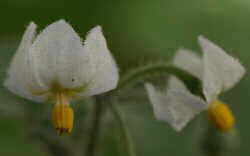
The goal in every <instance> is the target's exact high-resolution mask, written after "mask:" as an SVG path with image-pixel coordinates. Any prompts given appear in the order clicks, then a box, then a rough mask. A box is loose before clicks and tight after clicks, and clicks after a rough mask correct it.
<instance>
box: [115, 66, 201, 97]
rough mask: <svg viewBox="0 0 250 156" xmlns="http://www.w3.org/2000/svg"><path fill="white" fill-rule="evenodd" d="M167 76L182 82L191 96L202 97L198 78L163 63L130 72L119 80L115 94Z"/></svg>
mask: <svg viewBox="0 0 250 156" xmlns="http://www.w3.org/2000/svg"><path fill="white" fill-rule="evenodd" d="M168 74H171V75H174V76H176V77H177V78H179V79H180V80H182V81H183V82H184V83H185V85H186V87H187V88H188V89H189V90H190V91H191V92H192V93H193V94H196V95H199V96H201V97H203V94H202V90H201V82H200V80H199V79H198V78H196V77H194V76H193V75H191V74H189V73H188V72H186V71H184V70H182V69H180V68H178V67H176V66H174V65H172V64H164V63H158V64H152V65H146V66H143V67H138V68H137V69H135V70H132V71H130V72H129V73H127V74H126V75H125V76H124V77H122V78H121V80H120V82H119V84H118V86H117V89H116V90H115V92H118V93H119V92H120V91H121V90H123V89H126V88H127V87H129V86H130V87H131V86H133V85H135V84H136V83H138V82H141V81H142V82H143V81H147V80H149V79H152V78H155V77H159V76H162V75H168Z"/></svg>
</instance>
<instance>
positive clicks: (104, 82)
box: [84, 26, 119, 96]
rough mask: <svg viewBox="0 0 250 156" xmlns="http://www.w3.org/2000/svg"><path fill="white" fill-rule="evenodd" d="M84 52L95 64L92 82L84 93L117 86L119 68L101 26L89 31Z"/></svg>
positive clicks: (88, 93)
mask: <svg viewBox="0 0 250 156" xmlns="http://www.w3.org/2000/svg"><path fill="white" fill-rule="evenodd" d="M84 52H85V53H87V54H88V55H89V56H90V59H91V64H92V65H93V66H92V68H91V70H92V71H91V73H93V75H92V77H91V82H90V83H89V86H88V90H87V91H86V93H84V94H86V95H89V96H90V95H95V94H100V93H103V92H107V91H109V90H112V89H114V88H116V86H117V82H118V79H119V74H118V68H117V65H116V63H115V60H114V59H113V57H112V55H111V53H110V51H109V49H108V47H107V43H106V40H105V38H104V36H103V33H102V30H101V27H100V26H97V27H95V28H93V29H92V30H91V31H90V32H89V33H88V35H87V37H86V40H85V42H84ZM85 74H88V73H85Z"/></svg>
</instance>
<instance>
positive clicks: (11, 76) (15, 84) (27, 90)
mask: <svg viewBox="0 0 250 156" xmlns="http://www.w3.org/2000/svg"><path fill="white" fill-rule="evenodd" d="M35 33H36V25H35V24H34V23H30V25H29V26H28V27H27V29H26V31H25V33H24V35H23V38H22V41H21V43H20V45H19V47H18V50H17V52H16V54H15V55H14V57H13V59H12V61H11V64H10V68H9V70H8V77H7V79H6V80H5V82H4V85H5V87H7V88H8V89H9V90H10V91H12V92H13V93H15V94H17V95H19V96H22V97H24V98H28V99H31V100H34V101H38V102H40V101H42V100H44V97H41V96H40V97H38V96H34V95H32V94H31V90H36V91H37V90H41V87H40V86H39V85H38V84H37V83H36V82H35V81H34V79H33V75H32V72H31V70H30V68H31V66H32V65H31V62H30V58H29V48H30V46H31V44H32V41H33V39H34V37H35Z"/></svg>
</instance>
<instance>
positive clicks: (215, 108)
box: [208, 100, 235, 132]
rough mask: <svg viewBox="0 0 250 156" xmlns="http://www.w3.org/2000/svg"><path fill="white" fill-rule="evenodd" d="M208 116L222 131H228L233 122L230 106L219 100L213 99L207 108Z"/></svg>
mask: <svg viewBox="0 0 250 156" xmlns="http://www.w3.org/2000/svg"><path fill="white" fill-rule="evenodd" d="M208 116H209V119H210V120H211V121H212V122H213V123H214V124H215V126H216V127H217V128H218V129H219V130H220V131H222V132H228V131H230V130H231V129H232V128H233V126H234V123H235V118H234V116H233V113H232V111H231V110H230V108H229V107H228V106H227V105H226V104H224V103H222V102H221V101H219V100H215V101H213V103H212V104H211V106H210V107H209V108H208Z"/></svg>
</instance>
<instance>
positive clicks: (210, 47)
mask: <svg viewBox="0 0 250 156" xmlns="http://www.w3.org/2000/svg"><path fill="white" fill-rule="evenodd" d="M199 44H200V46H201V48H202V50H203V52H204V75H203V92H204V94H205V96H206V98H207V100H208V102H211V101H212V100H213V99H215V98H216V97H217V96H218V94H219V93H221V92H222V91H226V90H228V89H230V88H232V87H233V86H234V85H235V84H236V83H237V82H238V81H239V80H240V79H241V78H242V76H243V75H244V73H245V69H244V67H243V66H242V65H241V64H240V63H239V61H238V60H236V59H235V58H233V57H232V56H230V55H228V54H227V53H226V52H225V51H224V50H223V49H222V48H220V47H218V46H217V45H215V44H214V43H212V42H211V41H209V40H207V39H206V38H204V37H202V36H199Z"/></svg>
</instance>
